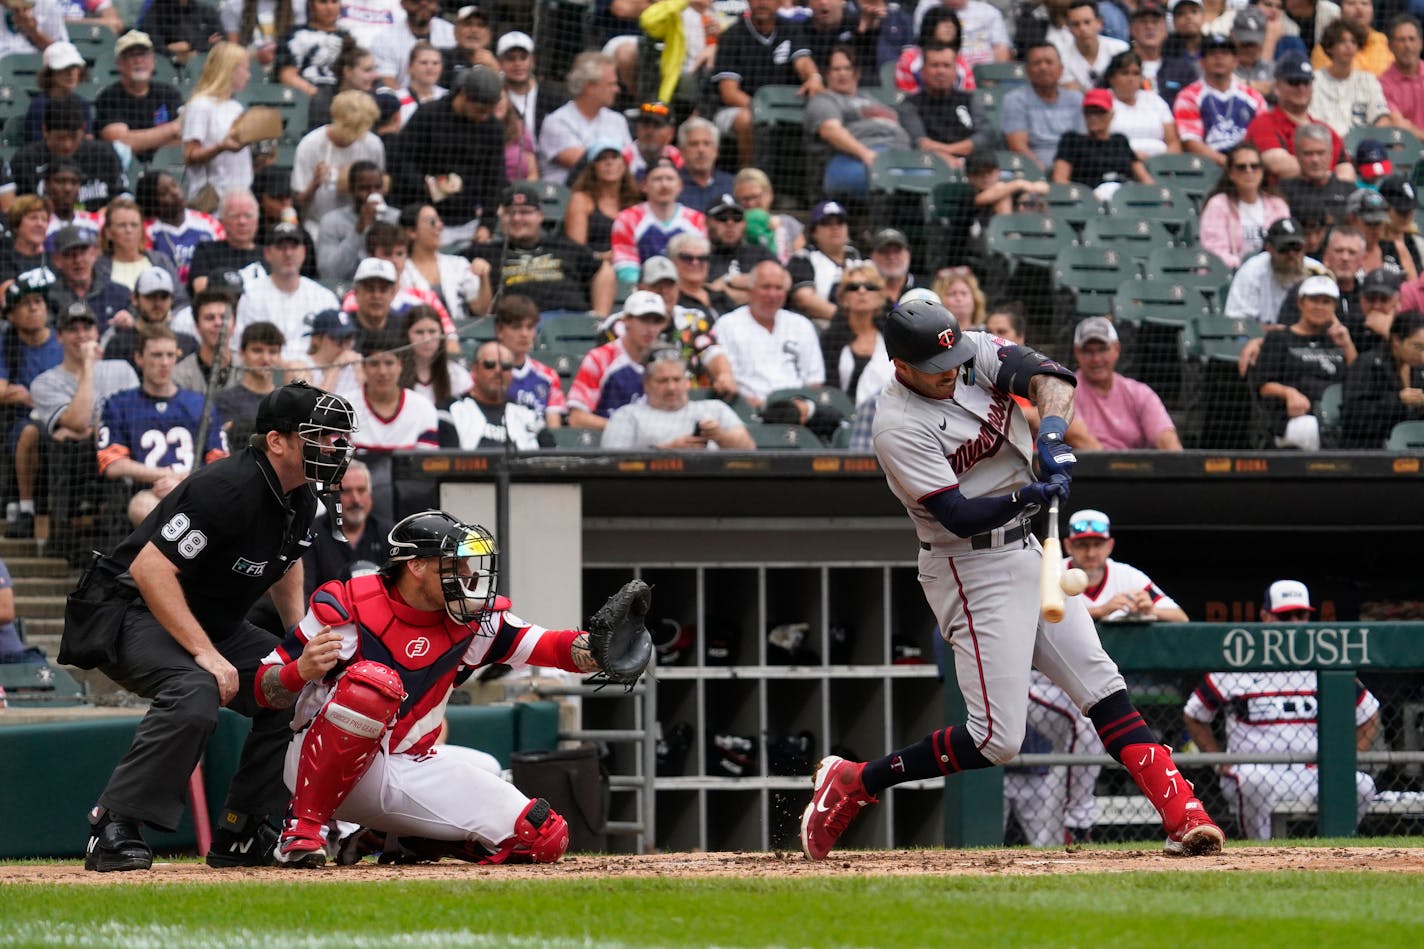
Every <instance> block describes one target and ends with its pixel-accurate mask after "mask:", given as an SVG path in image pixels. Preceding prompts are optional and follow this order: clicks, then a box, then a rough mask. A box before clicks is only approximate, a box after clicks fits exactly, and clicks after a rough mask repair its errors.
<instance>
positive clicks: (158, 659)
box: [99, 602, 292, 830]
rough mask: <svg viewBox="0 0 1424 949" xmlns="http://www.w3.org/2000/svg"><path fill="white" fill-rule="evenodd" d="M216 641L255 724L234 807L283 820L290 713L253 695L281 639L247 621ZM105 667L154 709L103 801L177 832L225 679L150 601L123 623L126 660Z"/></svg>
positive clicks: (235, 783)
mask: <svg viewBox="0 0 1424 949" xmlns="http://www.w3.org/2000/svg"><path fill="white" fill-rule="evenodd" d="M213 645H214V646H216V647H217V650H218V652H220V653H222V654H223V656H225V657H226V658H227V661H228V662H230V663H232V664H233V666H234V667H236V669H237V672H238V685H237V695H236V696H235V697H234V698H233V700H232V702H230V703H229V705H228V707H229V708H231V709H233V711H236V712H239V713H241V714H243V715H246V716H248V717H249V718H251V719H252V733H251V734H250V735H248V737H247V741H246V743H245V744H244V745H243V747H242V759H241V762H240V763H239V765H238V769H237V773H236V774H234V775H233V778H232V785H231V787H230V788H229V790H228V800H227V807H228V809H229V810H233V811H237V812H239V813H242V814H250V815H257V816H265V815H268V814H274V813H275V814H279V815H280V814H284V813H285V812H286V809H287V804H288V803H289V801H290V799H291V791H290V790H288V788H287V786H286V785H285V784H284V783H283V782H282V758H283V755H284V754H285V753H286V750H287V743H288V742H289V741H290V740H291V737H292V733H291V721H292V710H291V709H290V708H286V709H267V708H263V707H262V706H261V705H259V704H258V703H257V700H256V697H255V695H254V693H253V677H254V675H255V674H256V672H257V664H258V663H259V662H261V660H262V657H264V656H266V655H267V654H268V653H269V652H271V651H272V649H273V648H274V647H275V646H276V645H277V639H276V637H274V636H273V635H272V634H271V633H269V632H266V631H265V630H262V629H259V628H258V627H256V626H253V625H252V624H251V623H247V622H244V623H243V624H242V625H241V626H240V627H239V628H238V629H237V630H236V631H235V632H233V633H232V634H231V635H230V636H228V637H226V638H225V639H222V640H220V641H218V642H215V643H213ZM100 668H101V669H102V671H103V672H104V674H106V675H107V676H108V677H109V678H111V679H113V680H114V681H115V682H117V683H118V684H119V685H121V686H123V687H124V688H126V689H128V690H129V691H130V692H133V693H135V694H137V695H141V696H143V697H144V698H148V699H152V700H153V704H152V706H151V707H150V708H149V711H148V714H147V715H145V716H144V717H143V721H142V722H140V723H139V726H138V733H137V734H136V735H134V740H133V744H132V745H131V746H130V747H129V750H128V753H127V754H125V755H124V757H123V758H122V759H121V760H120V761H119V763H118V766H117V767H115V768H114V772H113V774H112V775H110V777H109V783H108V786H107V787H105V788H104V793H103V794H101V795H100V796H99V803H100V804H101V805H102V806H104V807H106V808H108V809H110V810H112V811H114V812H115V813H118V814H122V815H123V816H125V817H132V818H136V819H138V820H141V821H143V822H145V823H147V824H150V825H152V826H154V827H157V828H159V829H160V830H174V829H176V828H177V826H178V822H179V820H180V819H181V818H182V816H183V808H184V806H185V803H186V800H185V795H186V792H187V788H188V776H189V775H191V774H192V773H193V768H195V767H196V766H197V764H198V762H199V760H200V759H201V758H202V756H203V751H204V749H205V748H206V747H207V744H208V739H209V738H210V737H211V736H212V733H213V730H214V729H215V728H217V722H218V708H219V705H218V701H219V699H218V684H217V680H216V679H214V678H213V676H212V674H211V673H209V672H207V671H206V670H204V669H202V668H201V667H200V666H199V665H198V664H197V663H196V662H195V661H194V660H193V657H192V656H191V655H190V654H189V653H188V651H187V650H186V649H184V648H183V647H182V646H180V645H178V643H177V641H176V640H174V638H173V637H172V636H171V635H169V633H168V631H167V630H166V629H164V628H163V626H162V625H160V624H159V622H158V620H157V619H156V618H155V617H154V615H153V614H152V613H150V612H149V611H148V608H147V607H146V606H145V605H144V604H143V603H142V602H137V603H135V604H134V605H133V606H131V607H129V610H128V613H127V614H126V615H125V617H124V625H123V630H122V631H121V632H120V634H119V642H118V661H117V662H115V663H114V664H113V665H106V666H101V667H100Z"/></svg>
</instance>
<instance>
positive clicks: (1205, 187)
mask: <svg viewBox="0 0 1424 949" xmlns="http://www.w3.org/2000/svg"><path fill="white" fill-rule="evenodd" d="M1146 164H1147V173H1148V174H1150V175H1151V176H1152V180H1153V181H1155V182H1157V183H1158V184H1159V185H1168V186H1170V187H1174V188H1181V189H1182V190H1183V191H1185V192H1186V193H1187V195H1188V196H1190V197H1191V199H1192V200H1193V202H1195V203H1196V205H1197V208H1198V209H1200V208H1201V203H1202V201H1203V200H1204V199H1205V198H1206V194H1207V192H1209V191H1211V189H1212V188H1214V187H1215V186H1216V181H1217V179H1218V178H1220V177H1221V167H1220V166H1219V165H1217V163H1216V162H1214V161H1210V160H1208V159H1206V158H1203V157H1201V156H1200V155H1191V154H1188V153H1186V152H1180V153H1177V154H1162V155H1153V156H1152V157H1151V158H1149V159H1147V162H1146Z"/></svg>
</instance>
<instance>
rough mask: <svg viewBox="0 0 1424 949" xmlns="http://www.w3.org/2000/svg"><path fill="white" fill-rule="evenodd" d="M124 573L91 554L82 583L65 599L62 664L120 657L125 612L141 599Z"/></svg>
mask: <svg viewBox="0 0 1424 949" xmlns="http://www.w3.org/2000/svg"><path fill="white" fill-rule="evenodd" d="M121 572H122V571H121V570H119V568H118V565H117V564H115V563H114V562H113V561H112V560H110V559H109V558H108V557H106V556H104V555H103V554H101V553H99V551H97V550H96V551H94V552H93V553H92V554H91V555H90V558H89V565H88V566H87V567H85V568H84V575H83V576H81V577H80V578H79V585H78V586H76V587H75V588H74V592H72V593H70V594H69V596H68V597H67V598H66V599H65V601H64V634H63V635H62V636H61V637H60V640H59V661H60V662H61V663H62V664H64V665H68V666H76V667H77V668H80V669H94V668H97V667H98V666H101V665H105V664H108V663H112V662H114V661H115V660H116V659H117V658H118V654H117V643H118V640H119V631H120V630H121V629H122V628H123V625H124V614H125V613H127V612H128V609H129V604H131V603H132V602H133V601H134V600H136V599H138V590H137V589H135V588H134V587H132V586H130V585H128V584H125V583H123V582H121V581H120V580H119V575H120V573H121Z"/></svg>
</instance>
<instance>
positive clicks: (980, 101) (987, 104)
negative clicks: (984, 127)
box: [969, 89, 1004, 128]
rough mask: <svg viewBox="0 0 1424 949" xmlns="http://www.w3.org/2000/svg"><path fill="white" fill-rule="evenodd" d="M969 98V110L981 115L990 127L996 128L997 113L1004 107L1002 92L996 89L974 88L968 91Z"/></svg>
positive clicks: (997, 125) (997, 122)
mask: <svg viewBox="0 0 1424 949" xmlns="http://www.w3.org/2000/svg"><path fill="white" fill-rule="evenodd" d="M970 99H971V100H972V101H971V102H970V105H969V110H970V112H971V113H972V114H973V115H976V116H982V117H983V118H984V120H985V122H987V123H988V125H989V127H990V128H998V127H999V114H1000V113H1001V112H1002V111H1003V108H1004V94H1003V92H1001V91H1000V90H998V89H975V90H974V91H973V92H972V93H970ZM976 121H977V120H976Z"/></svg>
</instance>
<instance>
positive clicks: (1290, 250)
mask: <svg viewBox="0 0 1424 949" xmlns="http://www.w3.org/2000/svg"><path fill="white" fill-rule="evenodd" d="M1273 246H1274V247H1275V248H1276V250H1278V251H1280V252H1281V253H1282V254H1299V253H1301V252H1302V251H1304V250H1305V243H1304V242H1303V241H1302V242H1300V243H1296V242H1295V241H1291V242H1290V243H1289V244H1275V245H1273Z"/></svg>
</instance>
